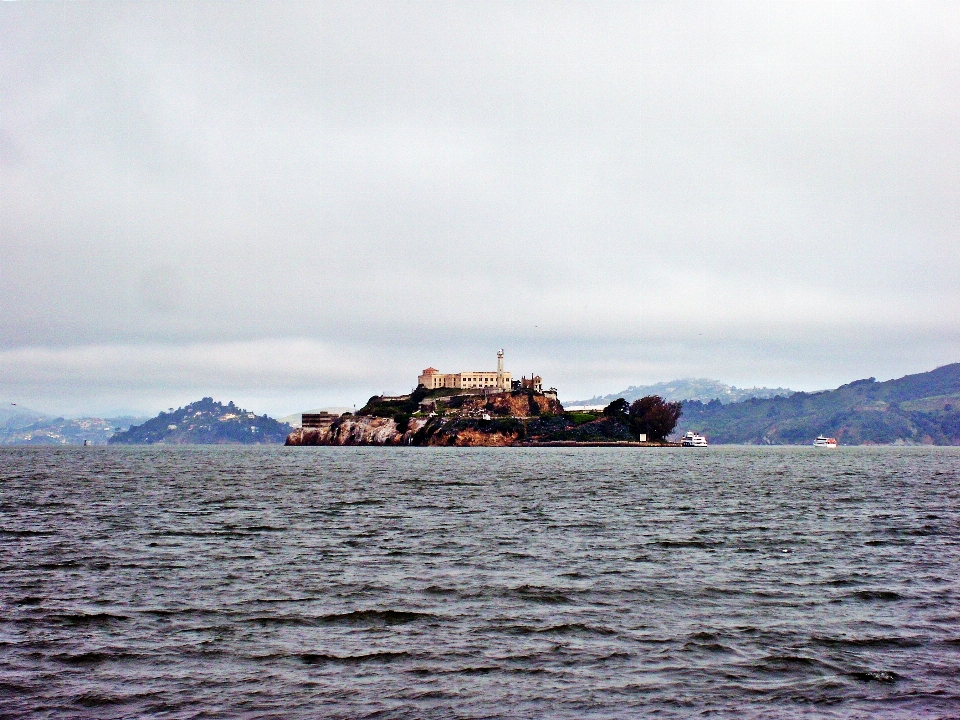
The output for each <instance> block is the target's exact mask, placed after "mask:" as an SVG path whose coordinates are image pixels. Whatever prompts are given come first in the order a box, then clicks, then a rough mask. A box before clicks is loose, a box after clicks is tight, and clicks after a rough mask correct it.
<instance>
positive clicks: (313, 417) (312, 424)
mask: <svg viewBox="0 0 960 720" xmlns="http://www.w3.org/2000/svg"><path fill="white" fill-rule="evenodd" d="M338 417H340V416H339V415H334V414H332V413H328V412H325V411H321V412H318V413H303V415H302V416H301V417H300V425H301V427H302V428H303V429H304V430H306V429H308V428H313V429H317V430H322V429H324V428H328V427H330V425H332V424H333V421H334V420H336V419H337V418H338Z"/></svg>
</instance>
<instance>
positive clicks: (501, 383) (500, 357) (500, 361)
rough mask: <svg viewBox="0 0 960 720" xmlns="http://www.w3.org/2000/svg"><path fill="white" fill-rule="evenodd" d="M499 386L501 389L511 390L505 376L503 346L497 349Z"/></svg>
mask: <svg viewBox="0 0 960 720" xmlns="http://www.w3.org/2000/svg"><path fill="white" fill-rule="evenodd" d="M497 387H498V388H500V389H501V390H509V389H510V388H509V387H507V384H506V382H505V379H504V376H503V348H501V349H500V350H499V351H497Z"/></svg>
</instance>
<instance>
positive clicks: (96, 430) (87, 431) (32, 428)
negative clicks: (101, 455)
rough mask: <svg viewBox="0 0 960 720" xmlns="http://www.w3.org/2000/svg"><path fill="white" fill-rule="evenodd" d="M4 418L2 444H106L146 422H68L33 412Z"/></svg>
mask: <svg viewBox="0 0 960 720" xmlns="http://www.w3.org/2000/svg"><path fill="white" fill-rule="evenodd" d="M3 417H7V418H8V421H7V423H6V424H3V425H0V445H83V444H84V443H85V442H87V443H89V444H91V445H105V444H106V443H107V440H109V439H110V437H111V436H112V435H113V434H114V433H115V432H117V431H119V430H126V429H127V428H128V427H130V425H131V424H133V423H136V422H143V421H144V420H146V418H138V417H131V416H122V417H114V418H96V417H86V418H73V419H69V420H68V419H66V418H62V417H53V416H52V415H45V414H43V413H37V412H35V411H32V410H27V411H25V412H24V413H21V414H19V415H15V416H12V417H11V416H10V415H0V418H3Z"/></svg>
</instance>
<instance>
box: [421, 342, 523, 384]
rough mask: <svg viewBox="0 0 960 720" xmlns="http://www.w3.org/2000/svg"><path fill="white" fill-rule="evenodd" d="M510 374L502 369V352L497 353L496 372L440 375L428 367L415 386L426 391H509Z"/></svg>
mask: <svg viewBox="0 0 960 720" xmlns="http://www.w3.org/2000/svg"><path fill="white" fill-rule="evenodd" d="M510 378H511V376H510V373H508V372H506V371H505V370H504V369H503V350H500V351H499V352H498V353H497V369H496V371H486V370H474V371H473V372H459V373H449V374H445V373H441V372H440V371H439V370H437V369H436V368H433V367H428V368H427V369H426V370H424V371H423V373H422V374H421V375H420V376H419V377H418V378H417V384H418V385H423V386H424V387H425V388H427V390H435V389H437V388H455V389H457V390H466V389H473V388H476V389H481V390H483V389H486V388H490V389H491V390H498V391H502V390H509V389H510V388H511V380H510Z"/></svg>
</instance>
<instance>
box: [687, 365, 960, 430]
mask: <svg viewBox="0 0 960 720" xmlns="http://www.w3.org/2000/svg"><path fill="white" fill-rule="evenodd" d="M688 430H692V431H694V432H699V433H702V434H704V435H706V436H707V437H708V439H709V441H710V443H711V444H744V445H806V444H809V443H812V442H813V439H814V438H815V437H816V436H817V435H821V434H823V435H829V436H832V437H835V438H837V439H838V440H839V441H840V444H841V445H960V363H954V364H951V365H944V366H942V367H939V368H936V369H935V370H931V371H930V372H926V373H918V374H915V375H906V376H904V377H902V378H897V379H895V380H887V381H885V382H877V381H876V379H875V378H866V379H864V380H857V381H854V382H851V383H848V384H846V385H842V386H840V387H839V388H837V389H836V390H824V391H822V392H816V393H804V392H797V393H794V394H792V395H790V396H789V397H774V398H768V399H757V398H752V399H748V400H744V401H742V402H738V403H730V404H723V403H721V402H719V401H716V400H714V401H711V402H708V403H703V402H699V401H692V402H689V401H688V402H685V403H684V404H683V415H682V416H681V418H680V421H679V423H678V425H677V432H679V433H684V432H686V431H688Z"/></svg>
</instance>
